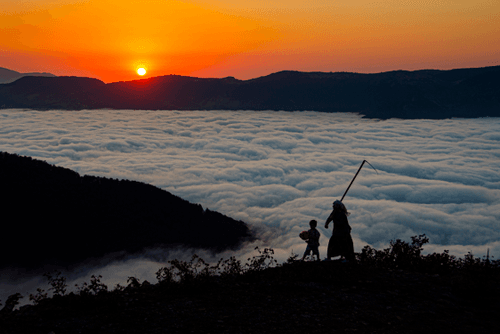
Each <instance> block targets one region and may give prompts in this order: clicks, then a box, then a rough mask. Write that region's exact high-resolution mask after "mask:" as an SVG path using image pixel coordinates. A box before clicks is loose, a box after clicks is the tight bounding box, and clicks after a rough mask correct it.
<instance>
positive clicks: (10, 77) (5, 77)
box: [0, 67, 55, 84]
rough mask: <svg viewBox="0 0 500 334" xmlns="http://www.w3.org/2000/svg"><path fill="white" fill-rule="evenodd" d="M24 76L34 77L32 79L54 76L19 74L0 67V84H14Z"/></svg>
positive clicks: (36, 73) (47, 74) (48, 74)
mask: <svg viewBox="0 0 500 334" xmlns="http://www.w3.org/2000/svg"><path fill="white" fill-rule="evenodd" d="M25 76H34V77H55V75H54V74H51V73H38V72H33V73H19V72H16V71H13V70H9V69H7V68H3V67H0V84H4V83H10V82H14V81H16V80H17V79H19V78H22V77H25Z"/></svg>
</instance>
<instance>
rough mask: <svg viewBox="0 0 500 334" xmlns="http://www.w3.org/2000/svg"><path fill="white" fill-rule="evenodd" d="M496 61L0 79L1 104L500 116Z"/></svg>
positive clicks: (499, 71)
mask: <svg viewBox="0 0 500 334" xmlns="http://www.w3.org/2000/svg"><path fill="white" fill-rule="evenodd" d="M499 77H500V66H495V67H486V68H474V69H457V70H451V71H438V70H421V71H412V72H410V71H393V72H385V73H376V74H359V73H323V72H295V71H283V72H278V73H274V74H271V75H268V76H264V77H260V78H256V79H251V80H245V81H242V80H237V79H235V78H232V77H228V78H223V79H202V78H193V77H183V76H177V75H169V76H162V77H155V78H149V79H142V80H135V81H128V82H115V83H110V84H105V83H103V82H101V81H98V80H96V79H89V78H76V77H58V78H35V77H29V78H28V77H26V78H22V79H19V80H17V81H15V82H13V83H10V84H5V85H0V107H1V108H33V109H68V110H69V109H97V108H113V109H153V110H155V109H167V110H171V109H176V110H212V109H225V110H288V111H296V110H314V111H323V112H357V113H360V114H363V115H365V116H366V117H371V118H381V119H387V118H392V117H397V118H434V119H436V118H450V117H487V116H490V117H498V116H500V97H499V96H500V80H499Z"/></svg>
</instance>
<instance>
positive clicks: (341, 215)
mask: <svg viewBox="0 0 500 334" xmlns="http://www.w3.org/2000/svg"><path fill="white" fill-rule="evenodd" d="M347 216H349V212H347V209H346V207H345V205H344V203H342V202H341V201H339V200H337V201H335V202H333V211H332V213H331V214H330V216H329V217H328V219H327V220H326V222H325V228H328V224H330V222H331V221H333V232H332V237H331V238H330V241H329V242H328V251H327V258H328V260H331V259H332V257H335V256H339V255H340V256H342V257H345V259H346V260H347V261H354V245H353V243H352V238H351V226H349V221H348V220H347Z"/></svg>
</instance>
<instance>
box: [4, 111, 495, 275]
mask: <svg viewBox="0 0 500 334" xmlns="http://www.w3.org/2000/svg"><path fill="white" fill-rule="evenodd" d="M0 118H1V119H2V127H1V128H0V150H2V151H7V152H9V153H17V154H21V155H28V156H32V157H34V158H38V159H42V160H46V161H48V162H49V163H52V164H56V165H58V166H63V167H67V168H70V169H73V170H75V171H77V172H78V173H80V174H82V175H83V174H92V175H99V176H105V177H112V178H118V179H121V178H126V179H131V180H138V181H142V182H147V183H150V184H153V185H156V186H158V187H161V188H163V189H165V190H167V191H170V192H172V193H173V194H175V195H178V196H180V197H182V198H185V199H187V200H189V201H191V202H196V203H200V204H201V205H202V206H203V207H204V208H209V209H211V210H216V211H219V212H221V213H224V214H226V215H229V216H231V217H233V218H236V219H241V220H243V221H245V222H247V223H249V224H250V225H251V226H252V228H253V229H255V230H257V231H259V233H260V234H261V236H262V238H263V241H261V242H260V244H261V245H263V246H267V247H273V248H274V249H275V250H276V253H277V254H279V256H280V257H281V258H282V259H283V260H285V259H286V258H287V257H288V256H289V255H290V252H291V250H292V249H293V251H294V252H298V253H302V252H303V251H304V249H305V244H304V243H303V241H301V240H300V239H299V238H298V233H300V231H302V230H304V229H307V226H308V225H307V223H308V222H309V220H311V219H316V220H318V222H319V229H320V232H321V234H322V237H321V239H320V242H321V245H322V246H321V247H326V245H327V243H328V238H329V236H330V235H331V230H330V231H327V230H325V229H324V227H323V222H324V220H325V219H326V218H327V217H328V214H329V213H330V210H331V203H332V201H333V200H334V199H339V198H340V197H341V196H342V194H343V193H344V191H345V189H346V188H347V186H348V184H349V182H350V181H351V179H352V177H353V176H354V174H355V173H356V171H357V169H358V167H359V165H360V163H361V162H362V161H363V160H364V159H367V160H368V161H369V162H370V163H371V164H372V165H373V166H374V167H375V168H376V169H377V170H378V174H377V173H375V171H373V169H371V168H370V167H369V166H365V167H364V168H363V170H362V172H361V173H360V175H359V176H358V178H357V179H356V182H355V183H354V185H353V186H352V188H351V190H350V191H349V193H348V195H347V197H346V198H345V200H344V202H345V204H346V206H347V208H348V210H349V211H350V212H351V213H352V214H351V216H350V217H349V221H350V224H351V225H352V227H353V231H352V233H353V238H354V243H355V249H356V250H357V251H359V250H360V249H362V248H363V247H364V245H366V244H369V245H372V246H376V247H384V246H387V245H388V243H389V241H390V240H391V239H396V238H399V239H403V240H406V241H410V237H411V236H414V235H417V234H424V233H425V234H426V235H427V236H429V238H430V244H429V245H427V246H426V247H425V248H424V250H425V251H427V252H432V251H434V250H441V251H442V250H444V249H449V250H450V252H452V253H454V254H455V255H457V256H463V255H464V254H466V253H467V252H469V251H473V253H474V254H476V255H478V256H482V255H484V254H486V251H487V249H488V248H489V249H490V255H493V256H495V258H498V257H499V256H500V232H498V231H500V229H499V224H500V164H498V159H499V157H500V146H499V145H498V141H499V140H500V136H499V135H498V133H499V130H500V119H498V118H484V119H451V120H397V119H391V120H386V121H379V120H370V119H363V118H360V116H358V115H356V114H327V113H317V112H312V111H310V112H274V111H135V110H118V111H113V110H92V111H85V110H83V111H42V112H40V111H31V110H1V111H0ZM321 249H323V250H322V255H324V254H325V249H326V248H320V250H321ZM252 250H253V246H249V247H248V248H245V249H243V250H241V251H239V252H238V254H239V255H240V256H241V258H245V257H246V256H247V254H248V252H250V251H252ZM194 251H195V250H182V251H180V252H176V253H172V251H170V252H169V253H168V254H170V255H168V256H179V255H180V254H184V255H185V253H186V252H187V253H189V252H194ZM168 256H167V257H168ZM164 259H166V258H164ZM130 261H132V260H130ZM130 261H129V262H128V263H129V267H130V266H131V263H135V265H136V266H141V265H140V261H139V260H133V261H132V262H130ZM134 261H135V262H134ZM144 261H146V260H144ZM147 261H151V259H150V260H147ZM150 264H151V263H150ZM103 270H108V269H103ZM106 272H107V271H106ZM103 276H104V275H103Z"/></svg>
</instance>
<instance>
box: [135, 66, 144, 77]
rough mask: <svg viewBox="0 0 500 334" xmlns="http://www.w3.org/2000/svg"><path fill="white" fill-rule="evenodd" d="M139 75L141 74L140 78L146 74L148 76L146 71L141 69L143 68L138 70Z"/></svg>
mask: <svg viewBox="0 0 500 334" xmlns="http://www.w3.org/2000/svg"><path fill="white" fill-rule="evenodd" d="M137 74H139V75H140V76H143V75H144V74H146V70H145V69H144V68H142V67H141V68H139V69H138V70H137Z"/></svg>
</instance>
